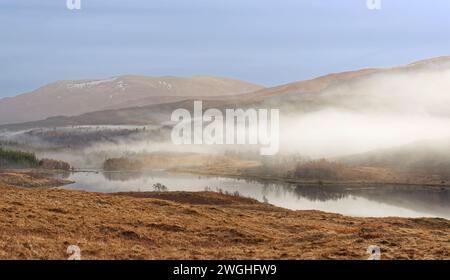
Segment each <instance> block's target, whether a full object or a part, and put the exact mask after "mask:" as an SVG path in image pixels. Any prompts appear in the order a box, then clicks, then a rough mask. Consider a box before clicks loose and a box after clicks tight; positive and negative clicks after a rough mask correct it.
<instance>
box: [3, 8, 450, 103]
mask: <svg viewBox="0 0 450 280" xmlns="http://www.w3.org/2000/svg"><path fill="white" fill-rule="evenodd" d="M380 1H381V10H370V9H368V8H367V3H366V0H345V1H342V0H322V1H319V0H309V1H306V0H145V1H144V0H141V1H139V0H81V10H69V9H67V7H66V0H45V1H44V0H1V1H0V98H1V97H6V96H15V95H18V94H21V93H24V92H28V91H31V90H33V89H36V88H38V87H40V86H43V85H45V84H48V83H50V82H54V81H57V80H73V79H101V78H107V77H112V76H117V75H123V74H137V75H148V76H165V75H171V76H192V75H213V76H225V77H232V78H237V79H242V80H246V81H250V82H254V83H258V84H261V85H264V86H273V85H279V84H283V83H289V82H294V81H298V80H304V79H309V78H313V77H317V76H320V75H325V74H328V73H331V72H341V71H346V70H355V69H360V68H365V67H388V66H394V65H399V64H405V63H409V62H413V61H416V60H421V59H424V58H429V57H435V56H442V55H450V19H449V15H450V1H448V0H428V1H423V0H380Z"/></svg>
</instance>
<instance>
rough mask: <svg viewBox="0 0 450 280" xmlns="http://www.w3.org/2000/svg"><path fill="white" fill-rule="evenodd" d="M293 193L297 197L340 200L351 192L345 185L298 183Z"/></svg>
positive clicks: (312, 199) (315, 199) (314, 199)
mask: <svg viewBox="0 0 450 280" xmlns="http://www.w3.org/2000/svg"><path fill="white" fill-rule="evenodd" d="M293 194H294V195H295V196H296V197H297V198H307V199H308V200H311V201H327V200H339V199H343V198H345V197H347V196H348V195H349V194H348V193H347V192H346V191H345V188H344V187H343V186H321V185H300V184H298V185H296V186H295V188H294V189H293Z"/></svg>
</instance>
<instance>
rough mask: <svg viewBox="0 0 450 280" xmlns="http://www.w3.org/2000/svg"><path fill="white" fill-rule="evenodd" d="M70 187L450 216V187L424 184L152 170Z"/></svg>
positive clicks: (94, 176) (87, 178)
mask: <svg viewBox="0 0 450 280" xmlns="http://www.w3.org/2000/svg"><path fill="white" fill-rule="evenodd" d="M68 179H69V180H72V181H75V183H74V184H71V185H67V186H65V187H64V188H69V189H77V190H87V191H95V192H126V191H153V190H154V189H153V184H156V183H161V184H163V185H165V186H166V187H167V188H168V190H169V191H204V190H205V189H210V190H213V191H216V190H219V189H221V190H222V191H224V192H225V191H227V192H230V193H234V192H236V191H237V192H239V194H240V195H242V196H245V197H251V198H255V199H257V200H259V201H261V202H263V201H268V202H269V203H270V204H273V205H276V206H279V207H284V208H289V209H293V210H311V209H314V210H321V211H326V212H333V213H340V214H344V215H349V216H364V217H386V216H398V217H442V218H446V219H450V189H448V188H446V189H445V188H440V187H422V186H373V187H371V186H364V187H349V186H344V185H343V186H319V185H294V184H282V183H267V182H258V181H250V180H244V179H234V178H223V177H212V176H198V175H191V174H179V173H166V172H162V171H161V172H151V173H136V172H97V173H96V172H75V173H70V175H68Z"/></svg>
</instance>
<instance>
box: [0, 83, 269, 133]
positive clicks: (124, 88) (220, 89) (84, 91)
mask: <svg viewBox="0 0 450 280" xmlns="http://www.w3.org/2000/svg"><path fill="white" fill-rule="evenodd" d="M261 88H262V87H261V86H258V85H255V84H251V83H248V82H244V81H239V80H234V79H229V78H219V77H209V76H193V77H189V78H182V77H170V76H166V77H145V76H120V77H115V78H110V79H104V80H79V81H58V82H55V83H51V84H49V85H46V86H43V87H41V88H39V89H37V90H35V91H32V92H30V93H26V94H21V95H18V96H16V97H11V98H3V99H1V100H0V124H7V123H18V122H26V121H35V120H41V119H45V118H48V117H52V116H74V115H79V114H83V113H87V112H92V111H100V110H105V109H119V108H125V107H132V106H145V105H150V104H159V103H167V102H174V101H179V100H183V99H186V98H187V97H193V96H198V97H200V96H201V97H202V98H203V99H208V98H210V97H215V96H227V95H232V94H240V93H247V92H252V91H255V90H259V89H261Z"/></svg>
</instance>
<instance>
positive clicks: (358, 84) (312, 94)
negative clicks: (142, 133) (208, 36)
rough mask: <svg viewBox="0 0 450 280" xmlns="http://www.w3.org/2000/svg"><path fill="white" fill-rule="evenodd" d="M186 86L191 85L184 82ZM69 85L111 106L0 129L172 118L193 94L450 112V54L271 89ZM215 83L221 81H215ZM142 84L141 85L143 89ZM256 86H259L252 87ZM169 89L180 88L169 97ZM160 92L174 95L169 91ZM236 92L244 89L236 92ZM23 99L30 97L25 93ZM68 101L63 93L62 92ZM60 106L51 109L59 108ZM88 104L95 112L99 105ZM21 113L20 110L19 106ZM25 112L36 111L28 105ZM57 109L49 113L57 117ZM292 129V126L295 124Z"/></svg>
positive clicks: (275, 104)
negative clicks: (28, 107) (123, 89)
mask: <svg viewBox="0 0 450 280" xmlns="http://www.w3.org/2000/svg"><path fill="white" fill-rule="evenodd" d="M122 82H123V83H122ZM164 82H165V83H164ZM124 83H125V84H124ZM93 84H94V85H93ZM182 84H183V85H186V87H185V88H182V87H181V85H182ZM63 85H64V87H65V88H67V87H71V88H73V87H79V88H81V89H77V92H81V93H82V94H81V95H82V96H81V97H80V98H76V100H80V101H77V102H84V103H83V104H85V103H87V104H88V103H89V101H90V100H91V99H92V100H93V101H92V102H93V103H94V104H98V102H99V101H96V100H105V99H106V100H107V101H108V102H105V103H103V107H104V108H106V109H107V110H102V111H95V112H89V113H85V114H81V115H78V116H71V117H67V115H73V114H74V113H73V112H70V111H69V110H65V112H63V113H61V114H60V115H66V116H55V117H51V118H49V119H46V120H42V121H35V122H26V123H21V124H16V125H6V126H5V125H4V126H0V128H3V129H25V128H32V127H52V126H65V125H83V124H85V125H101V124H110V125H113V124H130V125H131V124H149V123H160V122H164V121H168V120H169V119H170V113H171V112H172V111H173V110H174V109H176V108H188V109H189V108H191V106H192V100H195V99H201V100H207V101H206V102H204V107H205V108H206V107H217V108H233V107H243V108H245V107H258V108H279V109H280V112H281V114H283V115H296V116H304V115H305V114H308V113H314V112H321V111H325V110H335V111H338V113H342V112H345V113H347V112H350V113H352V114H354V113H358V114H365V115H367V114H372V115H373V116H375V117H377V116H383V115H390V114H397V115H407V114H409V113H411V114H415V115H417V114H422V115H428V116H432V115H434V116H443V117H450V110H449V108H450V57H439V58H433V59H428V60H422V61H419V62H415V63H412V64H407V65H402V66H398V67H393V68H380V69H362V70H357V71H349V72H342V73H333V74H329V75H326V76H322V77H318V78H315V79H311V80H306V81H299V82H294V83H290V84H286V85H281V86H276V87H271V88H261V87H259V86H256V85H252V84H248V83H245V82H240V81H235V80H228V79H223V78H211V77H193V78H164V79H162V78H143V77H122V78H116V79H114V80H107V81H94V82H84V83H80V82H78V83H76V84H70V83H67V82H64V83H63ZM211 85H214V87H213V86H211ZM152 86H156V87H157V88H158V89H159V90H158V91H156V90H155V92H156V93H155V94H154V95H155V97H153V96H151V95H150V94H146V93H145V89H148V88H152ZM94 87H95V90H96V91H95V92H96V94H95V95H94V94H89V92H94V91H93V89H91V90H89V88H94ZM111 87H114V88H116V89H115V91H114V92H116V95H113V97H111V98H109V96H110V95H111ZM122 87H125V88H126V91H125V93H123V95H131V93H133V96H138V97H137V98H136V99H130V98H122V97H121V96H122V95H121V94H122V93H121V91H122V89H121V88H122ZM117 88H119V89H117ZM207 88H214V90H209V91H208V90H207ZM234 88H239V89H240V91H241V92H246V93H245V94H234V95H233V94H231V90H232V89H234ZM138 89H142V91H140V90H138ZM251 89H256V90H254V91H253V92H247V91H249V90H251ZM102 90H103V91H105V92H107V93H104V92H103V91H102ZM43 92H45V91H43ZM54 92H57V91H54ZM69 92H70V91H69ZM128 92H129V93H128ZM150 92H152V91H150ZM169 92H170V93H172V94H173V93H176V94H173V95H170V96H169ZM197 92H209V95H208V96H207V97H199V96H198V95H197ZM161 93H167V95H163V94H161ZM226 93H230V94H226ZM235 93H237V91H236V90H235ZM30 95H33V94H30ZM53 95H54V94H53ZM53 95H52V96H53ZM71 96H72V95H71V94H69V93H68V94H67V99H69V98H74V97H71ZM173 96H175V97H173ZM17 98H23V99H25V100H26V96H23V97H22V96H19V97H17ZM64 98H66V97H64ZM97 98H98V99H97ZM172 98H175V99H172ZM50 99H51V98H50ZM61 99H63V98H62V97H61ZM109 99H112V100H109ZM123 99H125V101H123ZM30 100H31V99H30ZM47 100H49V98H47ZM51 100H53V99H51ZM118 100H120V102H119V101H118ZM2 102H5V100H2ZM2 102H0V115H1V116H2V123H5V121H3V116H7V115H8V114H7V112H13V110H12V109H10V108H8V109H6V108H4V107H2V106H1V105H2ZM53 102H55V105H54V106H56V104H57V103H56V102H57V101H55V100H53ZM78 104H79V103H78ZM136 105H139V106H136ZM3 106H5V105H3ZM29 106H34V107H39V108H41V107H42V108H44V107H45V106H44V105H42V106H38V104H30V105H29ZM66 106H67V107H70V108H72V107H80V106H81V105H80V106H78V105H77V106H74V105H73V104H71V105H66ZM86 106H88V105H86ZM96 106H99V105H96ZM133 106H136V107H133ZM92 107H93V106H91V107H90V108H92ZM120 107H122V108H120ZM123 107H126V108H123ZM117 108H119V109H117ZM56 109H57V108H55V109H53V108H52V110H56ZM74 109H75V108H74ZM58 110H59V109H58ZM84 110H86V111H92V110H93V109H90V110H87V109H84ZM59 111H61V110H59ZM59 111H58V112H59ZM14 112H15V113H14V114H15V115H17V112H16V111H14ZM26 113H30V114H31V112H28V111H27V112H26ZM56 113H57V112H51V113H48V114H51V115H55V114H56ZM36 115H37V114H36ZM344 120H345V119H344ZM289 129H290V130H292V128H289Z"/></svg>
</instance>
